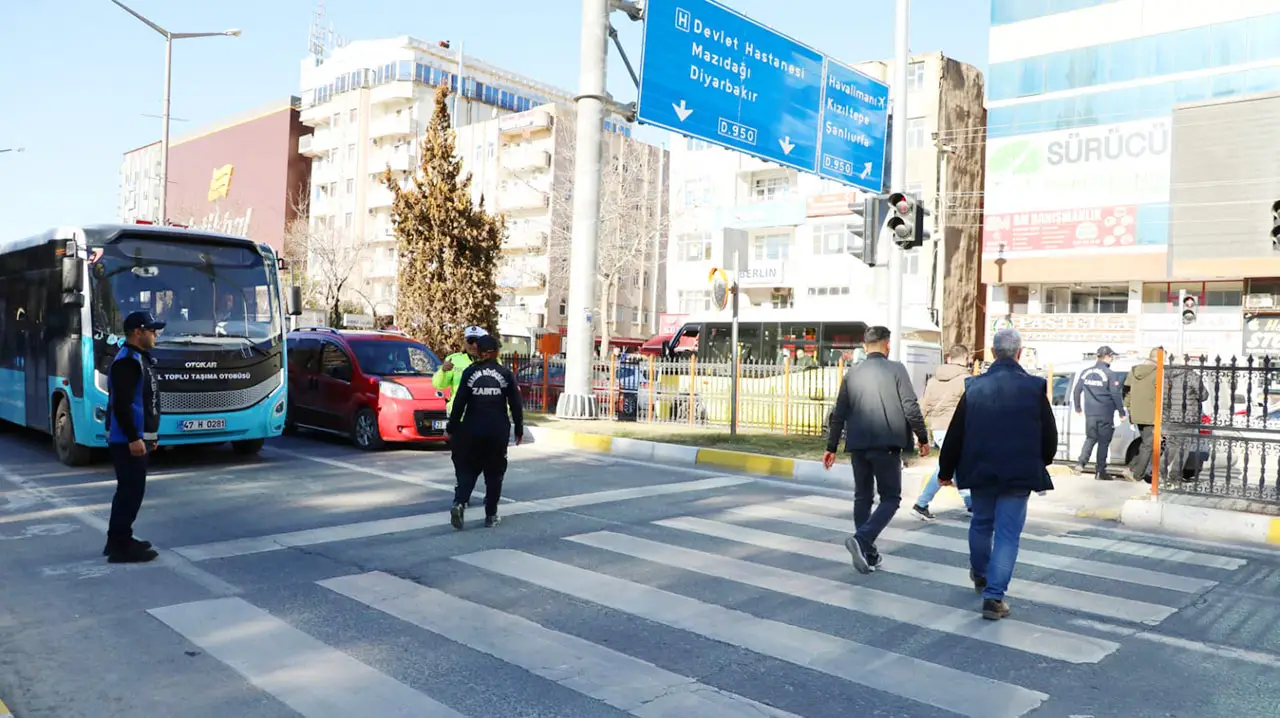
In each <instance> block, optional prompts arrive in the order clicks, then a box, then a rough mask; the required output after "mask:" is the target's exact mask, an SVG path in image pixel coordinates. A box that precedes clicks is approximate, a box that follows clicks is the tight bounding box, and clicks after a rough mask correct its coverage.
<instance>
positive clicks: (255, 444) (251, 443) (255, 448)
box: [231, 439, 263, 456]
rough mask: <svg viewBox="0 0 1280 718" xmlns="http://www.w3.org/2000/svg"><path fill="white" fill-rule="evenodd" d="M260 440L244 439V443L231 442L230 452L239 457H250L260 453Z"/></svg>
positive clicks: (261, 442)
mask: <svg viewBox="0 0 1280 718" xmlns="http://www.w3.org/2000/svg"><path fill="white" fill-rule="evenodd" d="M262 444H263V440H262V439H245V440H244V441H233V442H231V450H232V451H234V452H236V453H237V454H240V455H241V456H252V455H254V454H256V453H258V452H259V451H262Z"/></svg>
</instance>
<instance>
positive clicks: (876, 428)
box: [822, 327, 929, 574]
mask: <svg viewBox="0 0 1280 718" xmlns="http://www.w3.org/2000/svg"><path fill="white" fill-rule="evenodd" d="M889 339H890V337H889V330H888V329H887V328H885V327H870V328H869V329H867V333H866V336H865V337H864V341H863V343H864V344H865V345H866V348H867V358H866V360H864V361H862V362H861V363H859V364H858V365H856V366H854V367H852V368H850V369H849V371H848V372H847V373H846V374H845V377H844V382H843V384H842V385H841V388H840V394H839V396H838V397H837V398H836V408H835V411H834V412H832V414H831V430H830V431H829V432H828V433H827V435H828V439H827V451H826V453H825V454H823V456H822V464H823V466H825V467H826V468H827V469H828V470H830V469H831V467H832V465H833V464H835V461H836V449H837V448H838V445H839V443H840V429H839V427H841V426H843V427H844V431H845V437H846V438H845V450H846V451H848V452H849V453H850V454H851V455H852V463H853V481H854V494H853V523H854V526H855V528H856V531H855V533H854V535H852V536H850V537H849V538H847V539H845V542H844V546H845V548H847V549H848V550H849V554H850V555H851V556H852V557H853V567H854V568H855V569H857V570H858V572H859V573H864V574H865V573H871V571H873V570H874V569H875V567H876V566H879V565H880V562H881V558H880V552H879V551H878V550H877V549H876V539H877V538H878V537H879V536H880V532H881V531H883V530H884V528H885V527H886V526H888V525H889V521H890V520H892V519H893V515H894V514H895V513H897V512H898V505H899V504H900V503H901V502H902V450H903V449H907V448H910V447H911V444H912V435H914V436H915V438H916V443H917V444H918V446H919V447H920V455H921V456H928V455H929V432H928V430H927V429H926V428H925V425H924V417H923V416H922V415H921V414H920V406H919V404H918V403H917V402H916V392H915V389H913V388H912V387H911V376H910V375H908V374H907V368H906V367H905V366H903V365H902V364H901V363H899V362H896V361H889V358H888V357H889ZM877 492H878V493H879V494H880V505H879V506H877V507H876V511H875V513H874V514H873V513H871V504H872V502H873V500H874V496H875V494H876V493H877Z"/></svg>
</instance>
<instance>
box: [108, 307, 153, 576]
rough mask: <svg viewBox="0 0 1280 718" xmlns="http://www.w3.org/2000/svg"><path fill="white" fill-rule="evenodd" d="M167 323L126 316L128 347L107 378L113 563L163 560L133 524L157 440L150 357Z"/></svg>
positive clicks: (110, 553) (147, 315)
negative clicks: (112, 473)
mask: <svg viewBox="0 0 1280 718" xmlns="http://www.w3.org/2000/svg"><path fill="white" fill-rule="evenodd" d="M164 324H165V323H164V322H161V321H157V320H156V318H155V317H154V316H152V315H151V312H145V311H144V312H133V313H132V314H130V315H129V316H127V317H125V320H124V335H125V344H124V346H122V347H120V351H119V353H117V354H116V358H115V360H114V361H113V362H112V363H111V370H110V372H109V373H108V375H107V407H108V408H107V419H106V424H107V448H108V450H109V451H110V453H111V463H112V464H113V465H114V466H115V469H116V494H115V497H114V498H113V499H112V500H111V523H110V525H109V527H108V529H107V545H106V547H105V548H103V549H102V554H103V555H104V556H106V557H107V560H108V561H110V562H111V563H144V562H146V561H151V560H153V559H155V557H156V556H157V555H159V554H158V553H157V552H156V550H155V549H153V548H152V547H151V542H150V541H140V540H138V539H136V538H134V536H133V522H134V521H135V520H136V519H137V518H138V510H139V509H140V508H142V497H143V494H145V493H146V489H147V457H148V456H149V455H150V453H151V452H152V451H155V448H156V442H157V441H158V439H159V435H158V433H157V432H159V430H160V387H159V385H158V384H157V382H156V374H155V371H154V370H153V366H154V362H153V360H152V359H151V354H150V352H151V350H152V349H153V348H155V345H156V334H157V333H158V332H159V331H160V330H161V329H164Z"/></svg>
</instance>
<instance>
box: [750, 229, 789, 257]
mask: <svg viewBox="0 0 1280 718" xmlns="http://www.w3.org/2000/svg"><path fill="white" fill-rule="evenodd" d="M751 256H752V257H753V258H754V259H757V260H783V259H788V258H789V257H790V256H791V233H790V232H780V233H776V234H759V235H756V236H754V237H752V238H751Z"/></svg>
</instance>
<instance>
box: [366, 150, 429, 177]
mask: <svg viewBox="0 0 1280 718" xmlns="http://www.w3.org/2000/svg"><path fill="white" fill-rule="evenodd" d="M409 148H410V146H409V145H401V146H400V148H399V149H390V150H385V151H383V152H379V153H377V154H375V155H374V156H373V157H371V158H369V172H370V174H373V175H378V176H381V175H382V173H383V172H385V171H386V169H387V166H388V165H390V166H391V171H392V172H412V171H414V170H416V169H417V168H418V160H417V158H416V157H414V156H413V155H412V154H411V153H410V152H409Z"/></svg>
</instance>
